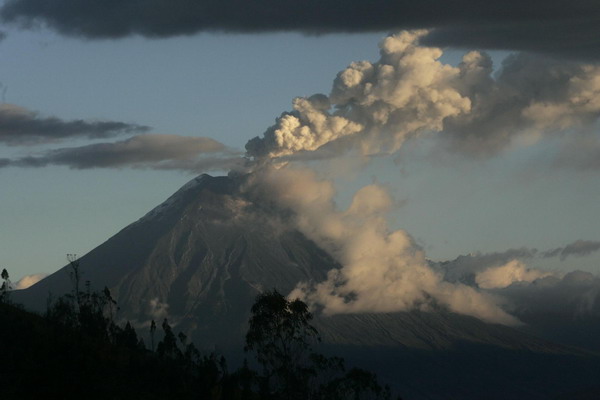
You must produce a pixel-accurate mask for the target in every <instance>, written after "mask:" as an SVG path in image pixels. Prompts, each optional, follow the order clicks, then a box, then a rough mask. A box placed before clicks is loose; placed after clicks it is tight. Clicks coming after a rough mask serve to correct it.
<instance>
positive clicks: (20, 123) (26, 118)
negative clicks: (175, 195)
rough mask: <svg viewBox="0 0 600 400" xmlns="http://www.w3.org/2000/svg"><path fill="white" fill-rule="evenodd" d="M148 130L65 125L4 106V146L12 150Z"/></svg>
mask: <svg viewBox="0 0 600 400" xmlns="http://www.w3.org/2000/svg"><path fill="white" fill-rule="evenodd" d="M148 129H149V128H148V127H147V126H141V125H135V124H128V123H124V122H114V121H85V120H80V119H79V120H72V121H65V120H62V119H60V118H56V117H40V116H39V115H38V114H37V113H34V112H32V111H29V110H27V109H24V108H22V107H19V106H15V105H12V104H2V105H0V143H4V144H7V145H12V146H23V145H34V144H39V143H45V142H50V141H56V140H62V139H66V138H74V137H86V138H92V139H93V138H106V137H112V136H116V135H119V134H128V133H141V132H145V131H147V130H148Z"/></svg>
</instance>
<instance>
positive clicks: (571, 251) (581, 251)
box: [543, 240, 600, 261]
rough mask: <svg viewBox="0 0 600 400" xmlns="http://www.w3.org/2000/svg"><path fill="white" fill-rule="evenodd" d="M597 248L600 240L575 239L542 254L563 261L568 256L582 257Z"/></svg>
mask: <svg viewBox="0 0 600 400" xmlns="http://www.w3.org/2000/svg"><path fill="white" fill-rule="evenodd" d="M598 250H600V242H596V241H592V240H577V241H575V242H573V243H570V244H568V245H566V246H565V247H558V248H556V249H552V250H548V251H545V252H544V254H543V256H544V257H560V259H561V260H563V261H564V260H565V259H566V258H567V257H569V256H575V257H583V256H587V255H590V254H592V253H594V252H596V251H598Z"/></svg>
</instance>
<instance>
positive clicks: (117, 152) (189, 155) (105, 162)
mask: <svg viewBox="0 0 600 400" xmlns="http://www.w3.org/2000/svg"><path fill="white" fill-rule="evenodd" d="M207 154H208V155H212V156H208V157H207V156H206V155H207ZM243 162H244V160H243V158H241V157H240V155H239V154H236V153H235V152H234V151H232V150H229V149H228V148H227V147H226V146H225V145H223V144H222V143H219V142H217V141H216V140H214V139H210V138H204V137H185V136H177V135H159V134H148V135H142V136H134V137H131V138H129V139H126V140H123V141H117V142H114V143H96V144H90V145H86V146H81V147H71V148H62V149H55V150H50V151H48V152H46V153H44V154H43V155H41V156H31V157H24V158H20V159H16V160H8V162H7V163H4V166H5V167H8V166H17V167H45V166H47V165H65V166H68V167H70V168H74V169H89V168H124V167H128V168H152V169H180V170H186V171H192V172H202V171H207V170H214V169H233V168H235V167H236V166H239V165H242V164H243ZM0 166H1V163H0Z"/></svg>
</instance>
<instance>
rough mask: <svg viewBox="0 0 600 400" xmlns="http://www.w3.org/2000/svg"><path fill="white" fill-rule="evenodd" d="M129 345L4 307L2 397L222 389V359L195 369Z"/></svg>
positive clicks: (187, 394)
mask: <svg viewBox="0 0 600 400" xmlns="http://www.w3.org/2000/svg"><path fill="white" fill-rule="evenodd" d="M127 342H128V340H127V338H123V340H121V343H116V344H115V343H111V342H109V341H107V340H105V339H104V338H100V337H95V336H94V335H89V334H86V333H84V332H82V331H80V330H75V329H71V328H69V327H65V326H62V325H60V324H56V323H53V322H52V321H49V320H48V319H46V318H43V317H41V316H38V315H35V314H31V313H28V312H26V311H23V310H21V309H19V308H16V307H13V306H10V305H6V304H0V343H1V348H0V387H1V388H2V396H0V397H1V398H2V399H33V398H35V399H39V398H50V399H53V398H56V399H60V398H62V399H167V398H178V399H188V398H189V399H192V398H210V397H208V396H209V395H210V393H211V392H212V391H214V390H221V389H222V387H221V386H222V382H221V381H222V378H223V373H222V371H221V370H220V369H219V368H220V367H219V364H218V361H219V360H218V359H213V360H211V359H206V360H205V365H204V367H205V370H202V371H200V370H197V371H192V370H189V369H186V368H185V366H183V365H181V363H179V362H175V361H174V360H171V359H168V358H164V357H159V356H158V355H156V354H155V353H152V352H150V351H147V350H145V349H142V348H140V347H139V346H138V343H137V341H136V340H133V341H131V340H129V343H127ZM200 373H201V374H202V377H200V376H199V374H200ZM198 396H200V397H198ZM203 396H207V397H203ZM232 398H233V397H232Z"/></svg>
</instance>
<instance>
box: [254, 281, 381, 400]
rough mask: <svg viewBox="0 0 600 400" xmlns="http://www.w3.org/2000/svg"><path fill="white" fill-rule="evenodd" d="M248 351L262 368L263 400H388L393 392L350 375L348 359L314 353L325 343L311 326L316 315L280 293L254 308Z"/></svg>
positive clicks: (368, 377) (367, 377) (362, 375)
mask: <svg viewBox="0 0 600 400" xmlns="http://www.w3.org/2000/svg"><path fill="white" fill-rule="evenodd" d="M251 313H252V315H251V317H250V321H249V329H248V333H247V334H246V346H245V350H246V351H252V352H254V354H255V356H256V359H257V361H258V362H259V363H260V364H261V365H262V367H263V374H264V375H263V376H262V377H260V376H259V377H257V381H258V386H259V393H260V395H261V398H267V399H274V400H279V399H286V400H288V399H289V400H304V399H315V400H317V399H318V400H321V399H322V400H330V399H332V400H338V399H339V400H342V399H344V400H346V399H348V400H367V399H369V400H371V399H373V400H375V399H377V400H389V399H390V398H391V394H390V391H389V389H388V388H387V387H382V386H380V385H379V383H378V382H377V378H376V376H375V375H374V374H372V373H370V372H368V371H364V370H361V369H356V368H355V369H351V370H350V371H348V372H347V373H346V372H345V366H344V360H343V359H341V358H339V357H326V356H324V355H322V354H318V353H315V352H314V351H313V345H315V344H316V343H317V342H318V341H320V338H319V334H318V332H317V330H316V329H315V328H314V327H313V326H312V325H311V324H310V321H311V320H312V314H311V313H310V312H309V311H308V306H307V305H306V304H305V303H304V302H302V301H301V300H298V299H296V300H288V299H286V298H285V297H284V296H283V295H281V294H280V293H279V292H277V290H272V291H267V292H264V293H262V294H260V295H258V296H257V298H256V302H255V303H254V305H253V306H252V309H251Z"/></svg>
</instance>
